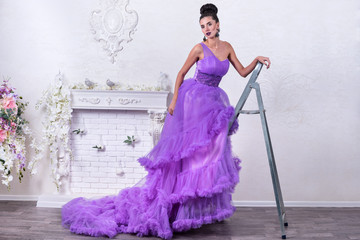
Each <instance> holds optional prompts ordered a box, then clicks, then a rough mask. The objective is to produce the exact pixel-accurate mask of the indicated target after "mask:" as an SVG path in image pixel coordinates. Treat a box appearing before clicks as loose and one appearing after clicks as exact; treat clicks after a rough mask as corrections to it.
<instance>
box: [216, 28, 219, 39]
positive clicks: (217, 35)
mask: <svg viewBox="0 0 360 240" xmlns="http://www.w3.org/2000/svg"><path fill="white" fill-rule="evenodd" d="M219 32H220V28H219V29H218V31H217V33H216V34H215V37H219V36H220V34H219Z"/></svg>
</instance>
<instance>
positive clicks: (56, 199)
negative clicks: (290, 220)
mask: <svg viewBox="0 0 360 240" xmlns="http://www.w3.org/2000/svg"><path fill="white" fill-rule="evenodd" d="M75 197H78V196H74V195H55V194H54V195H40V196H36V195H0V201H37V205H36V206H37V207H48V208H61V207H62V206H63V205H64V204H65V203H67V202H68V201H70V200H71V199H73V198H75ZM232 203H233V205H234V206H235V207H275V206H276V204H275V201H233V202H232ZM284 205H285V207H360V201H285V202H284Z"/></svg>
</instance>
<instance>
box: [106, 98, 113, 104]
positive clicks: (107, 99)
mask: <svg viewBox="0 0 360 240" xmlns="http://www.w3.org/2000/svg"><path fill="white" fill-rule="evenodd" d="M105 101H106V102H107V103H108V104H109V105H110V104H111V102H112V99H111V98H109V97H108V98H106V99H105Z"/></svg>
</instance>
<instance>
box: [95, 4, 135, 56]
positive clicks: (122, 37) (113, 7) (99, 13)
mask: <svg viewBox="0 0 360 240" xmlns="http://www.w3.org/2000/svg"><path fill="white" fill-rule="evenodd" d="M100 3H101V5H102V10H95V11H93V12H92V15H91V20H90V25H91V30H92V33H93V34H94V38H95V40H96V41H98V42H100V43H101V44H102V47H103V49H104V50H105V51H106V52H107V55H108V56H109V57H110V61H111V62H112V63H115V57H116V56H117V54H118V52H120V51H121V50H122V49H123V46H121V45H122V43H123V42H124V41H126V42H127V43H128V42H130V41H131V40H132V37H131V35H132V34H134V32H135V27H136V26H137V24H138V14H137V12H136V11H134V10H129V9H128V5H129V0H102V1H101V2H100Z"/></svg>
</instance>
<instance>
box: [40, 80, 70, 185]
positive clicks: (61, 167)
mask: <svg viewBox="0 0 360 240" xmlns="http://www.w3.org/2000/svg"><path fill="white" fill-rule="evenodd" d="M70 98H71V97H70V88H69V86H68V85H66V84H65V83H64V82H63V76H62V75H61V74H60V73H59V74H58V75H57V76H56V79H55V83H54V84H52V85H51V86H50V87H49V89H47V90H46V91H45V92H44V93H43V96H42V98H41V99H40V100H39V101H38V103H37V104H36V108H37V109H39V108H40V106H44V108H45V111H46V114H45V119H44V120H43V122H42V123H43V126H44V128H43V137H42V140H41V144H40V146H41V147H39V148H38V152H37V158H41V157H43V155H44V149H45V147H48V148H49V159H50V165H51V175H52V177H53V181H54V183H55V185H56V187H57V189H58V190H60V187H61V178H62V177H65V176H68V175H69V172H70V160H71V159H72V152H71V148H70V142H69V141H70V138H69V135H70V124H71V113H72V108H71V104H70V103H71V99H70Z"/></svg>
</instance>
